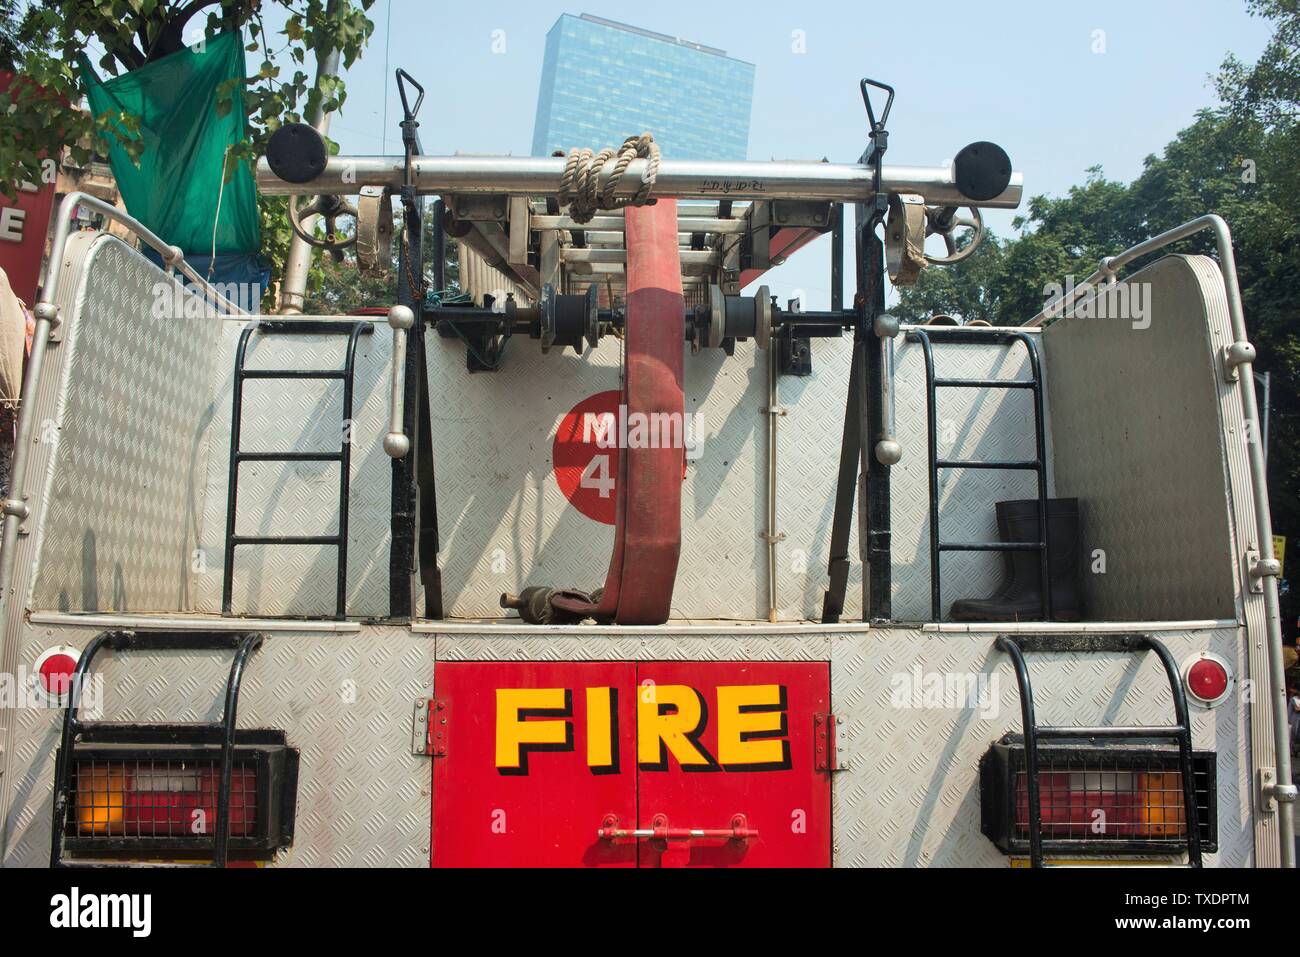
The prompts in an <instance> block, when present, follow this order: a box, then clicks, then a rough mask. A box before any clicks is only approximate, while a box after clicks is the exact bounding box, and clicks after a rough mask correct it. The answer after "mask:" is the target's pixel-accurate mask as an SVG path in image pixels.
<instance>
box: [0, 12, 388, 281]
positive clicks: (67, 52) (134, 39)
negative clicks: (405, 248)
mask: <svg viewBox="0 0 1300 957" xmlns="http://www.w3.org/2000/svg"><path fill="white" fill-rule="evenodd" d="M373 3H374V0H339V2H338V3H337V4H336V5H335V7H334V9H332V10H331V9H329V8H328V6H327V3H326V2H325V0H277V2H276V4H275V6H277V7H279V8H280V12H281V13H283V15H284V25H283V27H282V28H281V29H280V30H279V31H278V32H275V33H272V32H270V31H268V29H267V27H266V24H265V17H264V11H265V8H266V7H269V6H271V4H264V3H262V2H261V0H189V2H169V0H45V2H34V3H31V4H28V5H27V7H26V10H25V13H24V14H23V15H22V16H21V17H18V16H17V9H18V5H17V3H16V2H13V0H0V65H3V62H4V58H5V51H6V45H5V44H6V39H5V38H6V37H8V38H9V43H10V45H11V49H12V53H11V56H10V59H11V60H12V63H13V67H14V69H15V70H16V71H17V72H20V73H21V74H22V75H23V76H24V77H25V78H26V79H27V81H28V82H24V83H21V84H18V85H16V86H15V87H14V88H13V89H11V90H10V91H9V92H8V93H0V114H4V113H5V112H6V111H8V110H9V109H10V108H11V107H13V108H14V109H13V111H12V113H11V114H10V117H9V122H6V123H4V124H0V170H3V171H4V175H3V176H0V190H3V191H4V192H6V193H7V194H8V195H13V190H14V188H15V184H16V183H18V182H20V181H22V180H28V181H31V182H40V181H41V175H42V172H43V170H42V165H41V162H42V160H43V159H44V158H45V157H47V156H57V155H59V152H60V151H61V150H62V149H63V148H64V147H67V148H69V149H70V151H71V153H72V158H73V161H74V162H77V163H85V162H87V161H88V160H89V159H90V158H91V154H92V153H93V152H96V147H97V146H98V147H101V149H100V150H99V151H101V152H102V147H103V146H105V145H107V143H108V142H111V141H112V140H113V139H117V140H118V141H120V142H121V143H122V144H123V145H124V146H126V148H127V149H128V150H130V151H135V153H136V155H138V152H139V150H140V149H142V148H143V144H142V143H141V142H140V140H139V139H138V138H136V137H134V136H133V134H134V133H135V132H136V131H137V130H138V125H137V124H135V123H134V122H132V121H131V120H130V118H128V117H124V116H122V115H121V114H116V115H115V114H113V113H111V112H110V113H105V114H103V115H101V116H90V115H89V114H88V113H85V112H83V111H82V110H80V109H79V108H78V107H79V106H80V104H81V103H82V102H83V93H84V91H83V90H82V88H81V81H80V77H79V75H78V71H77V58H78V56H80V55H81V54H82V53H83V52H85V51H87V50H96V51H98V50H102V51H103V54H102V56H100V58H99V62H98V67H99V69H100V70H101V71H102V72H103V73H106V74H108V75H110V76H116V75H118V74H119V73H121V72H125V71H130V70H133V69H136V68H138V67H140V66H143V65H144V64H146V63H150V62H152V61H154V60H157V59H159V58H161V57H164V56H167V55H168V54H170V53H175V52H177V51H179V50H180V49H182V48H183V47H184V46H185V45H186V44H194V43H197V42H199V41H201V40H202V39H204V38H205V37H210V36H214V35H216V34H217V33H220V32H223V31H226V30H233V29H239V30H243V31H244V33H245V36H246V38H247V39H248V43H247V46H246V48H245V50H246V55H247V58H248V64H249V69H250V73H251V75H250V76H248V77H247V80H246V84H245V94H244V106H245V109H246V110H247V112H248V116H249V120H250V123H249V138H248V140H247V141H246V142H245V143H243V144H240V147H239V148H238V149H237V150H236V151H234V152H233V153H232V157H233V159H234V161H235V162H252V161H253V159H254V158H255V157H256V156H258V155H260V154H261V153H262V152H263V149H264V146H265V143H266V140H267V139H268V138H269V137H270V135H271V134H272V133H274V132H275V131H276V130H277V129H279V128H280V126H281V124H282V123H285V122H297V121H299V120H301V119H302V117H303V116H304V115H307V114H310V113H311V112H312V111H313V110H314V109H316V108H318V107H320V108H323V109H325V110H326V111H334V110H337V109H338V108H339V107H340V106H342V105H343V102H344V99H345V96H346V93H345V90H344V86H343V82H342V80H341V79H339V78H338V77H325V78H322V81H321V83H320V85H319V86H317V85H316V84H315V83H314V82H313V74H314V72H315V62H314V60H311V61H309V58H308V55H309V54H310V53H311V52H312V51H313V50H315V49H317V48H318V47H319V46H321V45H323V44H328V45H330V46H332V47H334V48H336V49H338V50H339V51H340V54H341V59H342V62H343V66H344V67H348V66H351V65H352V64H353V63H354V62H355V61H356V59H357V57H358V56H360V54H361V52H362V50H363V49H364V48H365V46H366V43H367V42H368V41H369V39H370V35H371V32H372V31H373V29H374V24H373V23H372V22H371V21H370V19H369V18H368V17H367V15H366V11H367V10H369V9H370V7H371V6H372V5H373ZM6 14H8V15H9V16H8V17H6V16H5V15H6ZM6 20H7V21H8V23H9V25H10V26H9V28H8V30H6V28H5V27H4V26H3V24H4V23H5V22H6ZM15 23H16V25H15ZM286 62H287V64H288V66H287V67H284V66H282V65H281V64H284V63H286ZM232 93H233V87H232V88H231V89H229V90H225V91H220V92H219V96H218V105H217V108H218V109H226V110H228V109H230V96H231V94H232ZM259 204H260V213H261V219H262V227H263V233H262V235H263V250H262V251H263V253H264V255H266V256H267V258H268V259H270V260H271V262H272V267H273V275H272V281H274V280H275V279H276V278H278V275H279V271H280V268H281V266H282V264H283V262H284V258H285V255H286V254H287V252H288V248H289V239H290V233H289V227H288V223H287V220H286V213H285V210H286V203H285V200H284V199H282V198H270V197H264V198H262V199H261V200H260V201H259Z"/></svg>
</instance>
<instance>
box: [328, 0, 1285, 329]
mask: <svg viewBox="0 0 1300 957" xmlns="http://www.w3.org/2000/svg"><path fill="white" fill-rule="evenodd" d="M390 3H391V16H392V29H391V32H389V31H388V16H389V5H390ZM584 12H585V13H593V14H597V15H600V16H604V17H609V18H611V19H614V20H621V21H623V22H626V23H631V24H634V25H636V26H640V27H645V28H646V29H650V30H656V31H659V32H661V33H667V34H670V35H673V36H679V37H682V38H684V39H688V40H694V41H697V42H700V43H705V44H708V45H710V46H715V47H720V48H722V49H724V50H726V51H727V52H728V53H729V54H731V55H732V56H736V57H739V58H741V59H743V60H748V61H750V62H752V63H755V64H757V72H756V79H755V89H754V112H753V119H752V123H751V128H750V139H749V156H750V158H751V159H770V158H779V159H794V158H799V159H820V158H821V157H823V156H825V157H827V158H829V159H831V160H833V161H853V160H855V159H857V157H858V156H859V155H860V154H861V152H862V150H863V148H864V146H865V143H866V132H865V131H866V118H865V114H864V113H863V109H862V103H861V100H860V98H859V94H858V88H857V84H858V80H859V79H860V78H861V77H862V76H864V75H865V76H871V77H873V78H876V79H880V80H884V81H885V82H888V83H891V84H893V85H894V86H895V87H896V88H897V90H898V96H897V99H896V100H895V103H894V112H893V115H892V117H891V119H890V134H891V135H890V148H889V160H890V161H891V162H893V163H907V164H918V165H934V164H938V163H942V162H946V161H947V160H948V159H949V158H951V157H952V155H953V154H954V153H956V151H957V150H959V149H960V148H961V147H962V146H964V145H965V144H967V143H969V142H971V141H973V140H981V139H988V140H993V141H995V142H997V143H1000V144H1001V145H1002V146H1003V147H1005V148H1006V150H1007V151H1008V152H1009V153H1010V154H1011V158H1012V161H1013V163H1014V164H1015V167H1016V168H1017V169H1019V170H1021V171H1022V172H1023V173H1024V175H1025V183H1026V191H1027V194H1028V195H1033V194H1037V193H1048V194H1060V193H1062V192H1064V191H1065V190H1067V189H1068V188H1069V187H1070V186H1071V185H1073V184H1075V183H1078V182H1081V181H1082V180H1083V178H1084V175H1085V170H1086V169H1087V168H1088V167H1089V166H1093V165H1098V164H1100V165H1101V166H1102V167H1104V169H1105V172H1106V174H1107V175H1108V176H1110V177H1112V178H1118V179H1131V178H1132V177H1134V176H1136V175H1137V174H1138V173H1140V172H1141V169H1142V160H1143V159H1144V158H1145V157H1146V156H1147V155H1149V154H1151V153H1154V152H1159V151H1160V150H1161V149H1162V148H1163V147H1164V145H1165V144H1166V143H1167V142H1168V141H1169V140H1170V139H1171V138H1172V137H1173V136H1174V135H1175V134H1176V133H1177V132H1178V130H1179V129H1181V128H1183V127H1184V126H1186V125H1188V123H1190V121H1191V120H1192V118H1193V115H1194V113H1195V111H1196V110H1197V109H1199V108H1202V107H1206V106H1211V105H1213V104H1214V102H1215V95H1214V90H1213V86H1212V84H1211V82H1210V79H1209V77H1210V75H1211V74H1213V73H1214V72H1215V71H1216V70H1217V68H1218V66H1219V64H1220V63H1221V62H1222V60H1223V58H1224V57H1225V56H1226V55H1227V54H1228V53H1229V52H1232V53H1235V54H1237V56H1238V57H1240V58H1241V59H1243V60H1246V61H1253V60H1254V59H1255V58H1256V56H1257V55H1258V54H1259V52H1260V51H1261V50H1262V49H1263V47H1264V44H1265V43H1266V42H1267V40H1268V37H1269V35H1270V25H1269V23H1268V22H1267V21H1264V20H1260V19H1256V18H1252V17H1250V16H1249V15H1247V13H1246V8H1245V3H1244V0H1126V2H1118V0H1089V2H1079V3H1069V4H1067V3H1062V2H1059V0H1041V2H1029V0H1014V2H1013V0H1003V2H994V3H978V2H972V0H961V2H957V0H926V2H921V3H902V4H900V3H880V2H861V0H860V2H854V3H843V2H816V0H804V2H800V3H789V2H784V3H777V2H768V0H756V2H747V3H743V4H741V3H735V2H731V3H702V2H699V0H693V2H685V0H658V2H656V3H649V4H647V3H644V2H641V3H630V2H611V0H599V2H597V0H574V2H551V0H539V2H515V3H491V2H480V3H456V4H443V3H436V4H435V3H431V2H429V0H377V2H376V3H375V5H374V6H373V7H372V9H371V11H370V16H371V18H372V19H373V20H374V21H375V24H376V30H375V36H374V38H373V40H372V41H371V44H370V47H369V48H368V50H367V51H366V53H365V55H364V56H363V58H362V59H361V60H360V61H359V62H358V63H356V64H355V65H354V66H353V68H352V69H351V70H350V71H348V73H347V74H346V81H347V86H348V101H347V103H346V105H345V107H344V109H343V112H342V113H341V114H339V115H338V116H337V117H336V118H335V121H334V126H333V129H332V131H331V135H332V136H333V137H334V138H335V139H336V140H337V141H338V142H339V144H340V146H341V149H342V151H343V152H344V153H358V154H372V153H380V152H382V151H383V137H384V124H383V113H384V91H385V87H386V85H387V88H388V91H389V93H388V110H389V114H388V133H387V137H388V142H387V147H388V151H389V152H396V151H397V143H398V141H397V127H396V122H397V119H398V115H397V112H398V107H397V101H396V94H395V92H394V91H393V89H392V85H391V82H390V81H389V77H391V75H392V74H391V70H393V69H395V68H397V67H399V66H401V67H404V68H405V69H407V70H408V71H409V72H411V73H412V74H413V75H414V76H415V77H416V79H418V80H420V81H421V82H422V83H424V84H425V85H426V87H427V88H428V89H429V91H430V100H429V101H427V103H426V107H425V109H424V111H423V115H422V117H421V129H420V133H421V137H422V139H423V144H424V148H425V151H426V152H429V153H452V152H456V151H460V152H464V153H514V154H516V155H527V154H528V151H529V147H530V144H531V140H532V132H533V114H534V111H535V110H536V106H537V84H538V81H539V79H540V76H541V68H542V54H543V47H544V42H545V36H546V31H547V30H548V29H549V28H550V26H551V24H552V23H554V22H555V19H556V17H557V16H559V15H560V14H561V13H573V14H579V13H584ZM1097 30H1101V31H1104V32H1105V52H1104V53H1094V52H1093V46H1094V31H1097ZM495 31H502V33H500V34H497V33H495ZM795 31H803V33H802V36H803V38H804V42H805V46H806V52H803V53H799V52H795V50H794V45H795ZM386 39H387V42H388V60H389V71H388V72H387V73H385V69H384V61H385V44H386ZM502 40H503V41H504V47H505V49H504V52H494V49H493V48H494V41H495V44H496V46H497V47H499V46H500V45H501V41H502ZM574 145H604V144H574ZM1010 220H1011V214H999V213H995V214H993V215H992V216H991V217H990V222H991V224H992V226H993V227H994V228H995V229H996V230H998V231H999V232H1000V233H1003V234H1006V233H1008V232H1009V231H1010ZM828 243H829V240H828V239H825V238H823V239H822V240H820V241H819V242H818V243H817V244H815V245H814V246H811V247H809V248H807V249H805V250H803V251H802V252H801V253H800V254H799V255H798V256H796V257H795V258H794V259H793V260H792V262H791V263H790V264H788V265H786V266H783V267H781V268H780V269H778V270H775V271H773V272H772V273H771V274H769V280H768V282H769V284H770V285H771V286H772V289H773V292H775V293H776V294H777V295H778V296H780V297H781V299H782V300H784V299H785V298H786V297H787V296H788V295H790V294H791V293H792V292H793V291H794V290H799V291H801V292H803V294H804V297H805V306H806V307H807V308H825V307H826V306H827V305H829V276H828V271H829V267H828V265H827V256H828V248H829V247H828ZM846 274H847V275H848V276H850V277H851V276H852V272H851V270H850V271H848V272H847V273H846ZM749 291H750V292H752V289H751V290H749Z"/></svg>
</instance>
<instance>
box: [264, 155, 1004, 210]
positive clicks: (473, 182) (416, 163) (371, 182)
mask: <svg viewBox="0 0 1300 957" xmlns="http://www.w3.org/2000/svg"><path fill="white" fill-rule="evenodd" d="M564 165H565V159H564V157H549V156H547V157H531V156H416V157H413V159H412V170H411V172H412V176H413V178H414V181H415V188H416V192H418V193H422V194H425V195H432V194H437V195H444V196H445V195H451V194H454V193H459V194H469V193H476V194H494V195H511V196H548V195H553V194H555V193H557V192H558V191H559V188H560V177H561V176H562V175H563V173H564ZM615 166H616V163H615V161H614V160H610V161H609V162H608V163H607V164H606V165H605V167H604V169H603V170H602V171H601V181H602V183H604V182H607V181H608V177H609V176H610V174H612V173H613V172H614V169H615ZM645 172H646V161H645V160H633V161H632V162H631V163H630V164H628V167H627V172H626V174H625V175H624V176H623V177H622V178H620V179H619V181H618V183H617V184H616V186H615V189H614V195H615V196H631V195H633V194H634V193H635V192H636V190H637V188H638V187H639V186H640V185H641V177H642V175H644V174H645ZM405 174H406V157H404V156H331V157H330V158H329V159H328V160H326V163H325V171H324V172H323V173H322V174H321V175H320V176H319V177H317V178H316V179H314V180H312V181H311V182H310V183H301V184H296V183H286V182H285V181H284V180H282V179H280V178H279V177H278V176H276V175H275V174H274V173H273V172H271V167H270V165H269V164H268V163H267V161H266V159H265V157H264V158H262V159H261V160H259V161H258V164H257V187H258V189H259V190H260V191H261V193H262V194H263V195H264V196H291V195H294V194H296V193H311V194H314V195H332V196H351V195H354V194H356V193H358V192H360V190H361V187H363V186H387V187H389V188H390V189H394V190H396V189H399V188H401V186H402V184H403V181H404V179H405ZM874 175H875V171H874V169H873V168H872V167H870V166H866V165H864V164H862V163H808V162H793V161H775V162H747V161H746V162H741V161H732V162H722V161H715V160H674V159H664V160H662V161H661V162H660V164H659V174H658V176H657V177H656V178H655V186H654V190H653V195H654V196H658V197H663V198H669V197H675V198H677V199H705V200H713V201H715V202H716V201H718V200H764V199H769V200H770V199H806V200H824V201H826V202H833V203H834V202H840V203H860V202H865V201H866V200H868V199H870V198H872V197H873V196H874V195H875V186H874ZM880 191H881V193H882V194H883V193H916V194H918V195H920V196H923V197H924V198H925V201H926V202H927V203H930V204H932V205H948V206H980V207H984V208H986V209H1015V208H1016V207H1017V206H1019V205H1020V198H1021V195H1022V193H1023V192H1024V177H1023V176H1022V175H1021V174H1020V173H1013V174H1012V175H1011V184H1010V185H1009V186H1008V187H1007V188H1006V190H1004V191H1003V192H1002V194H1001V195H1000V196H995V197H994V198H993V199H990V200H986V201H977V200H973V199H970V198H969V197H967V196H964V195H963V194H962V192H961V191H960V190H959V189H958V188H957V179H956V174H955V172H954V170H953V167H952V165H951V164H949V165H947V166H885V167H884V168H883V170H882V173H881V180H880Z"/></svg>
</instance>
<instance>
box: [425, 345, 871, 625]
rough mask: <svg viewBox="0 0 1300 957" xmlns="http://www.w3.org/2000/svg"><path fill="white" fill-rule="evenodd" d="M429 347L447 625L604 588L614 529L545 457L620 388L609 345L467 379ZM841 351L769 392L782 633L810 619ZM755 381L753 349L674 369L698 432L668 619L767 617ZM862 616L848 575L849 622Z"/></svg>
mask: <svg viewBox="0 0 1300 957" xmlns="http://www.w3.org/2000/svg"><path fill="white" fill-rule="evenodd" d="M428 342H429V390H430V394H431V397H432V416H433V441H434V447H435V450H436V455H437V487H438V511H439V526H440V531H441V534H442V543H441V545H442V549H441V552H440V564H441V566H442V569H443V588H444V594H445V596H446V607H447V609H448V613H449V614H450V615H451V616H452V617H458V618H484V617H488V618H490V617H496V616H497V615H499V614H500V608H499V606H498V598H499V596H500V595H501V593H502V592H506V591H513V592H517V591H519V590H520V589H521V588H522V587H524V586H525V585H528V584H552V585H564V586H571V585H576V586H579V587H583V586H585V587H588V588H594V587H596V586H597V585H599V584H601V583H602V582H603V581H604V576H605V570H606V567H607V565H608V562H609V554H610V550H611V549H612V547H613V529H612V527H610V526H608V525H603V524H600V523H598V522H595V521H592V520H591V519H588V518H587V517H585V516H583V515H582V514H580V513H579V512H578V511H577V510H576V509H574V508H572V507H571V506H570V505H569V503H568V501H567V500H566V499H565V497H564V495H563V493H562V492H561V491H560V489H559V487H558V486H557V484H556V482H555V479H554V477H553V474H552V471H551V465H552V463H551V445H552V442H553V440H554V437H555V433H556V430H557V428H558V425H559V422H560V419H561V418H562V417H563V416H564V415H565V414H566V413H567V412H568V411H569V410H570V409H571V408H573V406H574V405H576V404H577V403H578V402H579V401H580V400H582V399H584V398H586V397H587V396H590V395H592V394H594V393H597V392H602V391H606V390H612V389H617V388H619V384H620V383H619V369H620V364H621V363H620V351H619V350H620V348H621V344H620V343H619V342H618V341H617V340H612V339H606V340H604V341H603V342H602V343H601V345H600V347H599V348H598V349H596V350H594V351H588V352H587V353H586V354H585V355H584V356H582V357H581V358H579V357H578V356H575V355H574V354H573V353H572V352H571V351H570V352H566V353H565V354H563V355H559V354H557V353H555V352H552V353H551V354H549V355H542V354H541V353H540V351H539V350H538V348H537V347H536V344H535V343H532V342H523V341H521V342H519V343H516V344H514V345H512V346H511V347H510V350H509V351H508V354H507V358H506V361H505V364H504V366H503V368H502V370H501V371H500V372H497V373H491V374H476V375H469V374H467V373H466V372H465V367H464V362H465V357H464V347H463V346H462V345H461V344H460V343H459V342H454V341H450V340H445V339H441V338H439V337H438V336H436V335H430V337H429V340H428ZM850 345H851V344H850V343H849V341H848V340H843V341H841V340H819V341H818V342H817V344H816V346H815V348H814V358H813V369H814V375H813V376H812V377H810V378H808V379H784V380H783V381H782V382H781V385H780V401H781V404H782V405H783V406H784V407H785V408H786V409H787V410H788V415H787V416H785V417H783V419H782V421H781V425H780V432H781V435H780V440H779V441H780V446H779V457H778V461H779V464H780V476H779V486H780V489H779V493H778V520H779V521H778V524H779V525H780V531H782V532H784V533H785V535H786V538H785V540H784V541H783V542H782V543H781V545H780V548H779V553H778V554H779V565H780V575H779V579H780V580H779V584H778V596H779V599H780V608H781V614H782V615H783V617H786V618H788V619H791V620H803V619H809V618H815V617H817V616H818V615H819V614H820V610H821V594H822V591H823V590H824V589H825V586H826V559H827V555H828V552H829V536H830V531H829V529H830V519H831V510H832V508H833V500H834V490H835V470H836V465H837V457H838V453H839V445H840V430H841V428H842V423H843V415H844V412H843V410H844V403H845V398H846V395H847V389H848V384H847V383H848V367H849V359H850V351H849V350H850ZM766 375H767V372H766V353H762V352H758V351H757V350H755V348H754V347H753V344H752V343H740V344H739V345H738V346H737V348H736V354H735V356H734V357H733V358H730V359H728V358H726V357H725V356H724V355H723V354H722V353H721V352H717V351H709V352H706V353H703V354H701V355H698V356H689V355H688V356H687V357H686V381H685V397H686V410H687V412H688V413H693V412H699V413H700V414H701V415H702V416H703V419H702V433H703V441H702V450H703V455H702V457H700V458H699V459H697V460H695V461H693V462H692V463H691V464H690V465H689V468H688V471H687V476H686V480H685V484H684V486H683V494H682V553H681V562H680V565H679V572H678V578H677V587H676V590H675V591H674V594H673V608H672V615H673V617H674V618H736V619H754V618H761V619H765V618H766V617H767V585H766V580H765V572H764V568H765V564H764V563H765V562H766V546H765V545H764V543H763V541H762V539H761V538H760V537H759V535H760V533H761V532H762V531H763V525H764V522H765V518H764V516H765V508H766V506H765V500H766V499H765V496H766V467H767V466H766V462H767V439H766V417H765V415H764V413H763V411H762V410H763V408H764V407H765V406H766V405H767V384H766V382H767V380H766ZM854 536H855V538H856V528H855V529H854ZM851 547H852V549H853V553H856V545H853V546H851ZM860 614H861V568H860V566H858V565H857V564H856V563H855V565H854V567H853V570H852V578H851V582H850V586H849V590H848V601H847V605H846V617H856V616H860Z"/></svg>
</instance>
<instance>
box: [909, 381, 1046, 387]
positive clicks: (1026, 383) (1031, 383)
mask: <svg viewBox="0 0 1300 957" xmlns="http://www.w3.org/2000/svg"><path fill="white" fill-rule="evenodd" d="M934 385H935V388H937V389H938V388H947V389H1032V388H1033V387H1034V386H1036V385H1038V383H1037V382H1035V381H1034V380H1033V379H935V380H934Z"/></svg>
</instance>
